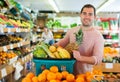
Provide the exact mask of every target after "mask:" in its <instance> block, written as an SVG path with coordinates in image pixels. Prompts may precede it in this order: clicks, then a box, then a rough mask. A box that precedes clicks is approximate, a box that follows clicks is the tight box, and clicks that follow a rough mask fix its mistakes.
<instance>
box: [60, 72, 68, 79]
mask: <svg viewBox="0 0 120 82" xmlns="http://www.w3.org/2000/svg"><path fill="white" fill-rule="evenodd" d="M61 73H62V77H63V79H66V76H67V75H68V74H69V73H68V72H67V71H62V72H61Z"/></svg>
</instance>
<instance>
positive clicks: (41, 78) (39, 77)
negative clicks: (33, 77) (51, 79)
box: [38, 74, 46, 82]
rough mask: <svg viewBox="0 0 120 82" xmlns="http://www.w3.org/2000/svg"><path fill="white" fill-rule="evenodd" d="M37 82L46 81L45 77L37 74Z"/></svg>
mask: <svg viewBox="0 0 120 82" xmlns="http://www.w3.org/2000/svg"><path fill="white" fill-rule="evenodd" d="M38 81H40V82H45V81H46V75H45V74H39V75H38Z"/></svg>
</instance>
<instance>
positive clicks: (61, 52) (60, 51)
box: [58, 48, 71, 58]
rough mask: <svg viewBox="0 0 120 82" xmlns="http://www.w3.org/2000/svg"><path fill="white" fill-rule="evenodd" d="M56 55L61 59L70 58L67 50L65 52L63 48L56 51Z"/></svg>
mask: <svg viewBox="0 0 120 82" xmlns="http://www.w3.org/2000/svg"><path fill="white" fill-rule="evenodd" d="M58 53H59V55H60V56H61V58H71V55H70V53H69V52H68V51H67V50H65V49H64V48H60V49H58Z"/></svg>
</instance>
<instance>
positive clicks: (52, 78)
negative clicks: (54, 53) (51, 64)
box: [47, 72, 56, 81]
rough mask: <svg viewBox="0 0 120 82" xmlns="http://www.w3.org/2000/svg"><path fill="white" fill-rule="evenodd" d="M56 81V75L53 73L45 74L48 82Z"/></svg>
mask: <svg viewBox="0 0 120 82" xmlns="http://www.w3.org/2000/svg"><path fill="white" fill-rule="evenodd" d="M55 79H56V74H55V73H53V72H49V73H48V74H47V80H48V81H50V80H55Z"/></svg>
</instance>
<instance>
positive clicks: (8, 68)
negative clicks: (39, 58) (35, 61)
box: [0, 53, 33, 79]
mask: <svg viewBox="0 0 120 82" xmlns="http://www.w3.org/2000/svg"><path fill="white" fill-rule="evenodd" d="M32 56H33V55H32V53H30V54H28V55H27V56H25V57H23V58H20V59H18V60H17V61H16V62H14V63H13V64H15V63H17V62H20V63H21V65H23V64H25V63H26V62H27V61H30V60H31V59H32ZM13 64H11V65H9V64H6V65H3V66H1V67H0V79H2V78H4V77H5V76H7V75H9V74H11V73H13V72H14V71H15V68H14V67H13Z"/></svg>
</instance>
